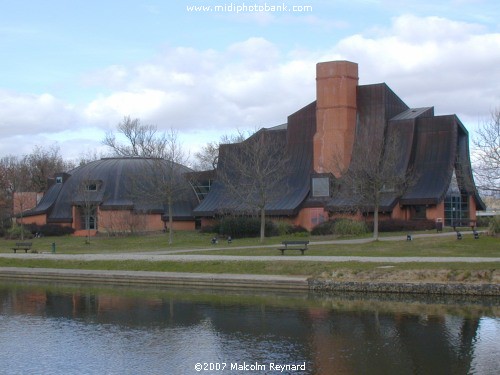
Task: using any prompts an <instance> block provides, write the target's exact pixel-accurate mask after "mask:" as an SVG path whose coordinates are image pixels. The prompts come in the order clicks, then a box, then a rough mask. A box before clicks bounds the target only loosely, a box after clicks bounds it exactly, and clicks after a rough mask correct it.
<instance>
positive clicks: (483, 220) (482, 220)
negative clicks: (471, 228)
mask: <svg viewBox="0 0 500 375" xmlns="http://www.w3.org/2000/svg"><path fill="white" fill-rule="evenodd" d="M493 219H494V217H490V216H478V217H477V220H476V226H477V227H478V228H488V227H489V226H490V222H491V220H493Z"/></svg>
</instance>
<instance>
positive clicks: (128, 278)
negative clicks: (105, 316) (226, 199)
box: [0, 267, 500, 296]
mask: <svg viewBox="0 0 500 375" xmlns="http://www.w3.org/2000/svg"><path fill="white" fill-rule="evenodd" d="M0 279H2V280H12V281H13V280H19V281H35V282H36V281H49V282H73V283H93V284H115V285H153V286H162V285H163V286H189V287H200V288H207V287H212V288H223V289H245V288H249V289H257V290H281V291H286V290H289V291H299V290H301V291H308V290H310V291H315V292H327V293H337V292H360V293H404V294H408V293H418V294H443V295H445V294H449V295H472V296H499V295H500V284H494V283H459V282H448V283H431V282H380V281H377V282H371V281H360V282H357V281H333V280H328V279H314V278H307V277H305V276H279V275H247V274H243V275H242V274H212V273H182V272H152V271H114V270H113V271H112V270H81V269H54V268H27V267H0Z"/></svg>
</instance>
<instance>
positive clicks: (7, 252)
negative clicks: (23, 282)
mask: <svg viewBox="0 0 500 375" xmlns="http://www.w3.org/2000/svg"><path fill="white" fill-rule="evenodd" d="M427 234H430V235H431V236H430V237H425V236H422V237H419V236H418V234H414V239H413V241H409V242H408V241H404V240H402V239H401V235H402V234H400V236H398V237H394V235H392V237H385V238H382V239H381V240H379V241H369V240H368V238H367V237H364V238H363V237H362V238H332V237H324V236H321V237H301V239H308V240H309V241H311V243H310V246H309V249H308V251H307V253H306V254H307V255H308V256H312V257H314V256H361V257H363V256H366V257H380V259H381V260H380V262H370V263H366V262H359V261H348V262H335V261H294V262H291V261H287V260H286V258H289V257H284V258H283V260H275V259H273V260H272V261H271V260H270V261H269V262H267V261H252V260H248V259H247V258H246V260H238V261H227V260H212V261H196V260H190V261H173V260H168V259H166V260H165V257H162V259H161V260H159V259H158V260H156V259H155V254H173V253H181V252H183V251H189V254H192V255H196V254H203V255H207V254H212V255H232V256H238V255H241V256H243V255H244V256H247V257H248V256H260V257H266V256H277V255H279V251H278V250H277V247H278V246H279V244H280V242H281V241H282V240H284V239H285V238H284V237H283V238H281V237H272V238H268V239H266V243H264V244H259V243H258V240H257V239H254V238H245V239H236V240H234V241H233V242H232V243H231V244H228V243H227V242H226V241H222V240H221V241H220V242H219V244H217V245H215V246H212V245H210V239H211V235H210V234H200V233H197V232H178V233H176V238H175V243H174V245H171V246H169V245H167V238H166V235H164V234H155V235H144V236H127V237H95V238H92V239H91V241H90V244H87V243H85V239H83V238H78V237H70V236H68V237H52V238H49V237H47V238H37V239H33V240H30V241H32V243H33V251H34V252H37V253H48V254H47V256H46V257H43V258H41V259H38V258H37V259H31V258H30V254H13V251H12V250H11V246H12V244H13V243H15V241H14V240H4V241H3V242H2V243H1V247H0V255H1V257H0V267H27V268H54V269H82V270H103V271H106V270H109V271H112V270H114V271H120V270H121V271H124V270H129V271H151V272H183V273H212V274H255V275H290V276H292V275H293V276H306V277H312V278H321V279H327V280H337V281H342V282H351V281H356V282H368V281H369V282H377V281H379V282H419V283H421V282H440V283H443V282H452V283H455V282H459V283H492V284H499V283H500V271H499V266H500V262H491V261H489V262H488V261H485V262H475V263H467V262H451V261H450V262H449V263H448V262H446V263H435V262H433V261H432V259H430V257H450V258H451V257H476V258H477V257H479V258H481V257H485V258H500V238H495V237H488V236H481V237H480V239H479V240H474V238H473V237H472V235H471V234H470V233H468V234H465V235H464V238H463V239H462V240H457V239H456V237H455V236H453V235H449V236H434V235H432V233H427ZM424 235H425V234H424ZM286 239H289V237H287V238H286ZM363 241H364V242H363ZM53 244H55V245H53ZM54 248H55V250H56V254H113V255H117V254H120V258H119V259H118V260H117V259H116V257H115V258H114V259H113V260H89V261H84V260H72V259H64V260H61V259H51V257H50V253H51V250H52V249H54ZM131 253H134V254H135V253H141V254H146V253H151V257H148V260H134V259H128V258H130V257H128V256H127V254H131ZM153 253H154V254H153ZM300 256H301V255H300V253H299V252H290V257H294V258H295V257H300ZM384 257H418V258H419V262H418V263H416V262H402V263H387V262H385V261H384ZM426 258H429V262H426V261H425V259H426ZM295 260H297V259H295Z"/></svg>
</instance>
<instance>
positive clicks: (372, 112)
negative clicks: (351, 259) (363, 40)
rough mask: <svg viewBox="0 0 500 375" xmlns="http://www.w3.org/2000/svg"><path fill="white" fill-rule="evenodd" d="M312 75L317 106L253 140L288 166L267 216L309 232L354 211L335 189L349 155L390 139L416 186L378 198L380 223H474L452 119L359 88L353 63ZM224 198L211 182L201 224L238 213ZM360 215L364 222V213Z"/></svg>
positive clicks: (466, 165) (383, 91) (474, 200)
mask: <svg viewBox="0 0 500 375" xmlns="http://www.w3.org/2000/svg"><path fill="white" fill-rule="evenodd" d="M316 74H317V76H316V95H317V97H316V100H315V101H314V102H312V103H310V104H308V105H306V106H305V107H304V108H302V109H300V110H298V111H297V112H295V113H293V114H291V115H290V116H288V120H287V123H286V124H284V125H280V126H277V127H273V128H268V129H262V130H260V131H259V132H258V133H257V134H256V135H255V136H260V137H261V138H262V141H263V142H266V141H267V142H271V143H274V144H283V145H284V146H280V147H284V148H285V150H286V154H285V155H286V158H287V159H289V160H290V168H289V170H287V171H286V172H287V174H286V177H285V178H284V183H283V184H282V185H281V187H278V188H276V187H274V190H276V189H277V190H278V191H279V194H277V195H276V197H275V198H274V199H272V201H270V202H268V203H267V205H266V214H267V215H268V216H270V217H280V218H286V219H288V220H290V222H291V223H293V224H295V225H301V226H303V227H305V228H307V229H311V228H313V227H314V226H315V225H317V224H319V223H321V222H323V221H326V220H329V219H330V218H331V217H332V216H335V215H337V214H338V215H340V213H341V212H342V213H345V211H346V208H351V207H355V206H356V205H355V203H356V201H357V199H358V197H357V196H356V192H351V194H350V195H347V197H346V195H345V194H344V195H343V196H338V195H337V194H336V193H337V192H336V191H335V189H334V186H335V185H336V181H339V179H340V180H341V179H342V171H343V170H346V169H348V168H349V165H350V163H351V161H352V160H355V159H356V158H357V157H358V156H359V155H356V153H354V152H353V151H354V150H363V144H360V142H367V139H369V141H370V142H374V143H381V142H382V140H383V139H384V137H389V136H391V135H395V136H397V137H398V139H399V141H400V143H401V147H400V148H399V150H400V155H399V156H398V160H399V163H398V168H399V169H401V172H402V173H404V172H405V171H407V170H410V169H411V170H412V174H413V176H415V181H414V182H413V183H412V184H411V186H409V188H408V189H407V190H406V191H404V193H402V194H401V195H397V194H395V193H391V192H388V193H386V194H383V199H382V202H381V205H380V207H379V211H380V214H381V217H382V218H395V219H404V220H414V219H430V220H435V221H441V222H443V224H444V225H451V226H453V225H469V224H470V223H471V222H474V221H475V219H476V210H484V209H485V206H484V203H483V202H482V201H481V199H480V197H479V195H478V192H477V189H476V186H475V184H474V180H473V177H472V170H471V163H470V158H469V146H468V142H469V140H468V132H467V130H466V129H465V127H464V125H463V124H462V123H461V122H460V120H459V119H458V117H457V116H456V115H445V116H436V115H435V114H434V108H433V107H425V108H410V107H409V106H408V105H406V104H405V103H404V102H403V100H401V99H400V98H399V97H398V96H397V95H396V94H395V93H394V92H393V91H392V90H391V89H390V88H389V86H387V85H386V84H385V83H379V84H371V85H358V65H357V64H356V63H352V62H348V61H333V62H324V63H319V64H317V67H316ZM266 134H267V136H266ZM360 134H368V137H366V136H365V137H360ZM255 136H254V137H255ZM251 138H252V137H251ZM251 138H249V139H248V140H246V141H244V142H242V143H241V144H239V145H223V146H221V148H220V155H224V157H226V158H231V156H230V155H231V153H235V155H236V154H237V153H238V152H241V151H238V149H239V148H240V149H241V148H243V147H245V143H247V142H250V141H251ZM280 141H281V142H280ZM366 148H367V149H368V147H366ZM224 168H225V164H222V165H221V164H220V163H219V166H218V173H223V174H225V175H227V171H224ZM232 173H236V172H235V171H232ZM230 195H231V194H230V191H229V190H228V188H227V186H225V185H224V184H223V183H221V182H218V181H213V182H212V183H211V190H210V192H209V193H208V194H206V196H205V199H204V200H203V201H202V202H201V203H200V205H199V206H198V207H196V209H195V210H194V213H195V215H197V216H201V217H202V218H203V220H202V222H205V223H208V222H210V220H211V219H212V218H214V217H217V215H220V214H222V213H224V212H228V211H231V209H234V210H237V209H238V202H234V201H232V200H231V199H230ZM364 211H365V212H364V214H365V215H370V212H369V211H370V207H366V208H365V210H364ZM372 211H373V208H372ZM372 213H373V212H372Z"/></svg>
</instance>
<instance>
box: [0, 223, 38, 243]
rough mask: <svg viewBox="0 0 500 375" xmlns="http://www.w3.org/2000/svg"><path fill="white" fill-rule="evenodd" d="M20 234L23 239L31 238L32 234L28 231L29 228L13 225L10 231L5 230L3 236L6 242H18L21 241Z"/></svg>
mask: <svg viewBox="0 0 500 375" xmlns="http://www.w3.org/2000/svg"><path fill="white" fill-rule="evenodd" d="M21 233H22V234H23V236H22V237H23V238H25V239H28V238H33V234H32V233H31V231H30V230H29V228H26V227H21V226H20V225H17V224H15V225H13V226H12V227H11V228H10V229H8V230H7V232H6V234H5V238H6V239H8V240H19V239H21Z"/></svg>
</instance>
